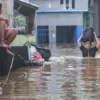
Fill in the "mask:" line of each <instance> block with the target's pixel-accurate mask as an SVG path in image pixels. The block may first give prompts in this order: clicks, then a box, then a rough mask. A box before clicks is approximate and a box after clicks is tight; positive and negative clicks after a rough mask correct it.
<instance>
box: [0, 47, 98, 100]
mask: <svg viewBox="0 0 100 100" xmlns="http://www.w3.org/2000/svg"><path fill="white" fill-rule="evenodd" d="M51 49H52V50H51V51H52V57H51V58H50V61H51V62H49V63H47V62H46V63H45V64H44V66H41V67H30V66H28V67H22V68H19V69H17V70H16V71H14V72H12V73H11V74H10V76H9V80H8V81H7V83H6V84H5V85H4V87H3V89H2V86H3V84H4V81H5V79H6V76H3V77H0V100H100V56H99V54H100V53H99V51H98V53H97V56H96V58H84V59H83V58H82V56H81V52H80V50H79V49H78V48H76V47H73V46H61V47H55V48H54V47H51Z"/></svg>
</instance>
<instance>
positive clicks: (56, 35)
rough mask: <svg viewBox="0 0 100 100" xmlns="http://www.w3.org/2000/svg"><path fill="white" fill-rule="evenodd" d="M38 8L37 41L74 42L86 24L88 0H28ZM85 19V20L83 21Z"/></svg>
mask: <svg viewBox="0 0 100 100" xmlns="http://www.w3.org/2000/svg"><path fill="white" fill-rule="evenodd" d="M28 1H29V2H31V3H34V4H37V5H39V9H38V10H37V43H40V44H42V43H49V42H51V43H52V42H53V43H55V42H56V43H73V42H76V41H77V38H78V37H79V36H80V35H81V33H82V30H83V26H84V27H85V26H86V22H87V21H86V16H87V13H88V0H28ZM83 20H84V21H83Z"/></svg>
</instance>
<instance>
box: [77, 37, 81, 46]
mask: <svg viewBox="0 0 100 100" xmlns="http://www.w3.org/2000/svg"><path fill="white" fill-rule="evenodd" d="M81 38H82V36H80V37H79V38H78V40H77V44H78V46H79V47H81V45H82V44H81Z"/></svg>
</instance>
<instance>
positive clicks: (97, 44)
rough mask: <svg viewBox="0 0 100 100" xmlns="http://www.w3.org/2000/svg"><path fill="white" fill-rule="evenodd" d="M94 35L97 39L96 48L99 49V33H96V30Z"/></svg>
mask: <svg viewBox="0 0 100 100" xmlns="http://www.w3.org/2000/svg"><path fill="white" fill-rule="evenodd" d="M94 37H95V40H96V48H97V49H99V48H100V41H99V39H98V38H97V35H96V33H95V32H94Z"/></svg>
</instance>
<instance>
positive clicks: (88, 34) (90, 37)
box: [81, 28, 94, 42]
mask: <svg viewBox="0 0 100 100" xmlns="http://www.w3.org/2000/svg"><path fill="white" fill-rule="evenodd" d="M93 32H94V30H93V28H88V29H86V30H85V31H83V36H82V38H81V41H83V42H86V41H90V42H93V41H94V34H93Z"/></svg>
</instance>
